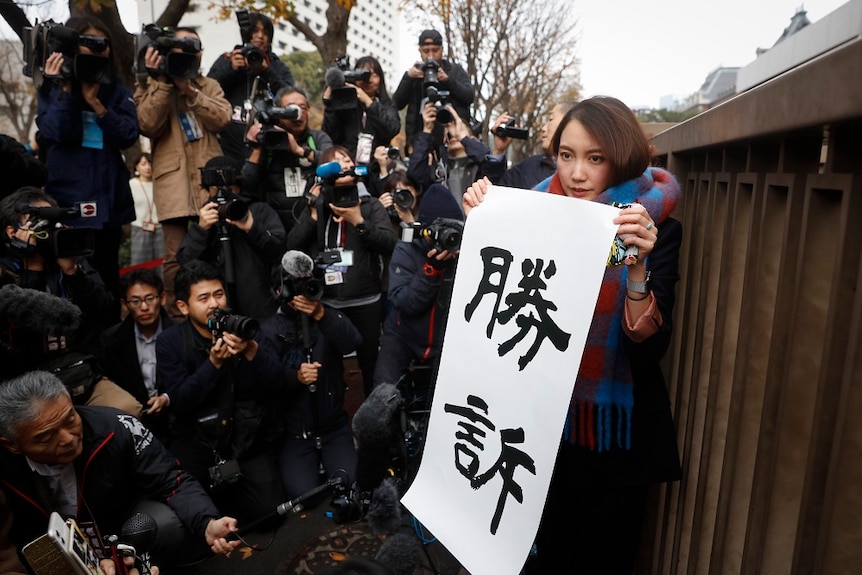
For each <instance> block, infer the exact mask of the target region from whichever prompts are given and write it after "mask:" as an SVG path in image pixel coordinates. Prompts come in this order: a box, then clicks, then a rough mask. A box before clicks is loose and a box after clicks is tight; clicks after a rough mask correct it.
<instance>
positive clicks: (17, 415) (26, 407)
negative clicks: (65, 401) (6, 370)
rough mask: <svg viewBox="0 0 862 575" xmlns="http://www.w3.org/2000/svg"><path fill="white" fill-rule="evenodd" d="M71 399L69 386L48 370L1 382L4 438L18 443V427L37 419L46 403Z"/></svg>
mask: <svg viewBox="0 0 862 575" xmlns="http://www.w3.org/2000/svg"><path fill="white" fill-rule="evenodd" d="M64 395H65V396H66V397H70V396H69V391H68V390H67V389H66V386H65V385H64V384H63V382H62V381H60V380H59V379H58V378H57V376H55V375H53V374H51V373H48V372H47V371H30V372H27V373H25V374H24V375H20V376H18V377H16V378H14V379H10V380H7V381H4V382H2V383H0V436H2V437H5V438H6V439H9V440H11V441H17V439H18V428H19V427H20V426H21V424H23V423H24V422H26V421H32V420H33V419H35V418H36V417H37V416H38V415H39V412H40V411H41V407H42V405H41V404H43V403H46V402H50V401H54V400H55V399H57V398H59V397H62V396H64Z"/></svg>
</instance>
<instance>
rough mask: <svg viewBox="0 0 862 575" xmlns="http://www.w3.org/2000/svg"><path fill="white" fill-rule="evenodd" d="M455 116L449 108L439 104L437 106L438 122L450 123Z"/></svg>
mask: <svg viewBox="0 0 862 575" xmlns="http://www.w3.org/2000/svg"><path fill="white" fill-rule="evenodd" d="M454 119H455V118H453V117H452V112H450V111H449V109H448V108H444V107H442V106H439V107H438V108H437V123H438V124H449V123H451V122H452V121H453V120H454Z"/></svg>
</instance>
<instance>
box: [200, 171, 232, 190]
mask: <svg viewBox="0 0 862 575" xmlns="http://www.w3.org/2000/svg"><path fill="white" fill-rule="evenodd" d="M199 169H200V171H201V187H202V188H207V189H209V188H211V187H213V186H215V187H217V188H229V187H231V186H234V185H236V170H235V169H234V168H232V167H230V166H218V167H209V168H207V167H203V168H199Z"/></svg>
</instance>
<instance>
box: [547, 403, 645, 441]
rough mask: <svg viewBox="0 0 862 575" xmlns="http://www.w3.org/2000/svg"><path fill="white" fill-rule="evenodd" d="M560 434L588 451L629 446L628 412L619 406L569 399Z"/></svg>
mask: <svg viewBox="0 0 862 575" xmlns="http://www.w3.org/2000/svg"><path fill="white" fill-rule="evenodd" d="M563 436H564V437H566V438H568V440H569V441H571V442H572V443H575V444H577V445H580V446H581V447H586V448H587V449H590V450H592V451H599V452H602V451H610V450H611V449H613V448H619V449H625V450H629V449H631V448H632V413H631V409H630V408H626V407H623V406H621V405H597V404H595V403H593V402H589V401H582V400H577V399H575V400H573V401H572V408H571V410H570V411H569V417H568V419H567V421H566V427H565V429H564V430H563Z"/></svg>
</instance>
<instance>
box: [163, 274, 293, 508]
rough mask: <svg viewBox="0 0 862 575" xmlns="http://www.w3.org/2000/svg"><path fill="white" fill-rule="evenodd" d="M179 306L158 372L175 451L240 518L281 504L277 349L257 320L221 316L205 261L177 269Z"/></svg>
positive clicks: (218, 287) (215, 280) (215, 278)
mask: <svg viewBox="0 0 862 575" xmlns="http://www.w3.org/2000/svg"><path fill="white" fill-rule="evenodd" d="M176 294H177V307H178V308H179V309H180V311H181V312H182V313H183V315H185V316H186V321H185V322H183V323H180V324H178V325H175V326H173V327H170V328H168V329H166V330H165V331H163V332H162V334H161V335H160V336H159V338H158V339H157V340H156V357H157V361H158V364H157V368H158V373H159V377H160V378H161V380H162V381H164V384H165V391H166V392H167V393H168V395H170V398H171V411H172V412H173V415H174V418H173V421H172V424H171V452H173V453H174V455H176V456H177V457H178V458H179V460H180V461H182V462H183V467H184V468H185V469H188V471H189V473H191V474H192V475H193V476H194V477H196V478H197V479H198V480H199V481H200V482H201V483H204V485H205V487H206V488H207V490H208V491H209V493H210V495H211V496H212V497H213V499H214V500H215V502H216V504H217V505H218V507H219V509H221V510H222V511H225V512H227V513H230V514H231V515H233V516H235V517H237V518H238V519H239V520H240V521H254V520H257V519H260V518H262V517H265V516H267V515H269V514H270V513H271V512H273V511H275V508H276V507H277V506H278V505H279V504H280V503H282V501H283V495H282V487H281V480H280V478H279V474H278V469H277V467H276V465H275V462H274V453H273V448H274V445H275V444H276V440H277V439H278V437H277V429H276V428H275V427H274V426H275V425H276V424H277V422H275V421H274V419H273V418H272V417H270V415H272V414H271V413H270V412H269V411H268V408H269V407H270V405H271V403H272V401H273V400H274V399H278V398H279V397H282V396H283V394H284V390H283V388H284V383H283V382H284V376H283V374H282V369H281V366H280V364H279V361H278V357H277V355H276V353H275V350H274V349H273V348H272V346H271V345H270V344H269V342H268V341H267V340H266V339H265V338H262V337H261V336H260V335H257V332H256V329H255V328H256V327H259V326H258V324H257V322H256V321H254V320H253V319H251V318H242V317H240V316H235V315H232V314H230V315H228V316H225V315H223V314H224V313H225V312H224V310H225V308H226V306H227V298H226V296H225V289H224V284H223V282H222V278H221V275H220V274H219V272H218V270H217V269H216V268H214V267H213V266H211V265H209V264H206V263H204V262H202V261H199V260H195V261H192V262H190V263H188V264H186V265H184V266H183V267H182V268H181V269H180V272H179V273H178V274H177V281H176Z"/></svg>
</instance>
